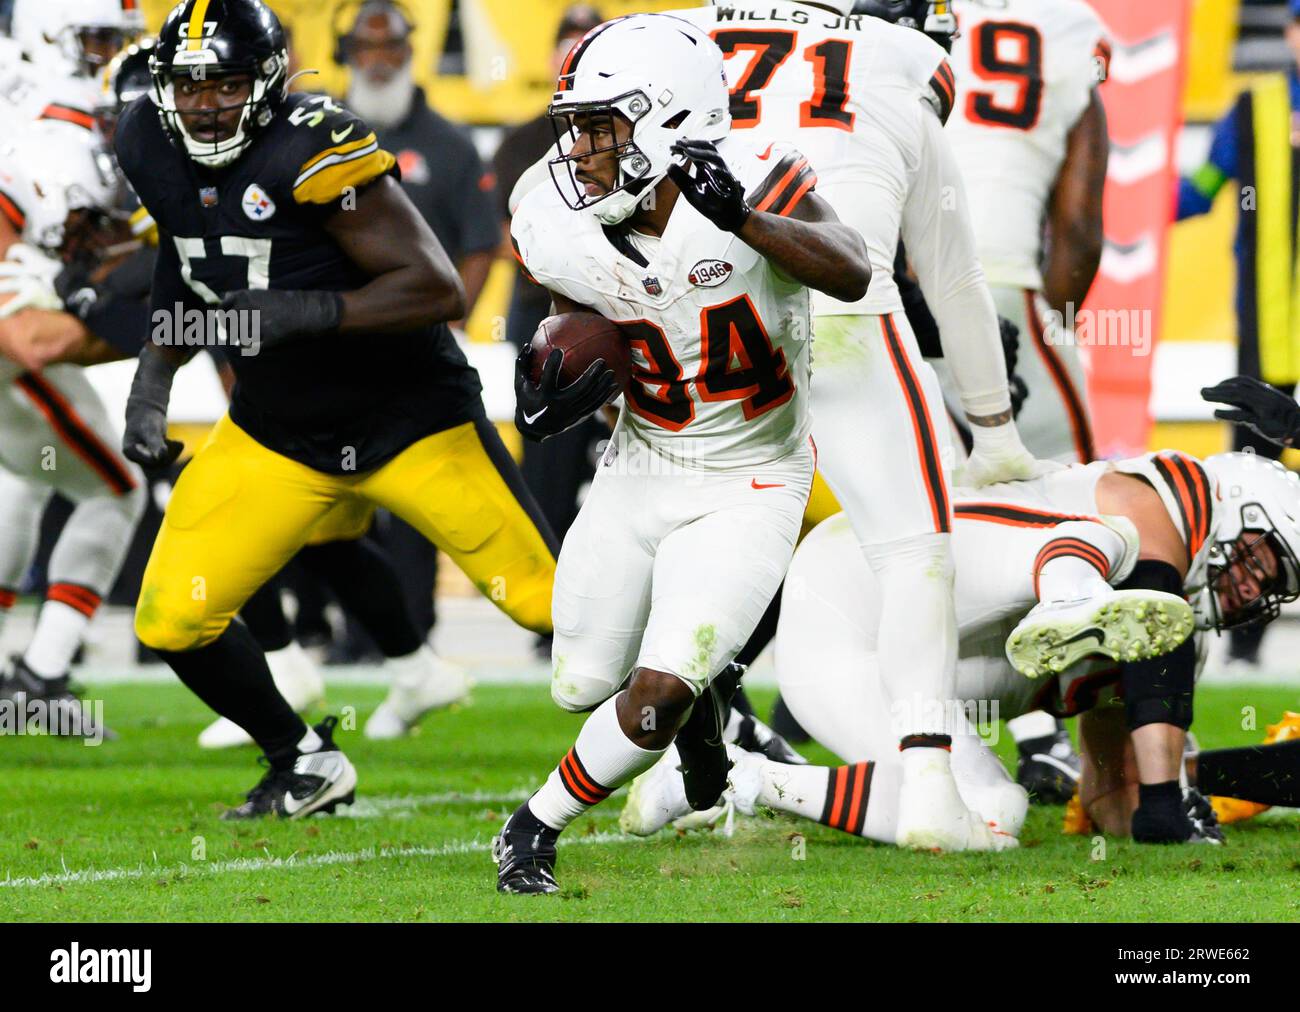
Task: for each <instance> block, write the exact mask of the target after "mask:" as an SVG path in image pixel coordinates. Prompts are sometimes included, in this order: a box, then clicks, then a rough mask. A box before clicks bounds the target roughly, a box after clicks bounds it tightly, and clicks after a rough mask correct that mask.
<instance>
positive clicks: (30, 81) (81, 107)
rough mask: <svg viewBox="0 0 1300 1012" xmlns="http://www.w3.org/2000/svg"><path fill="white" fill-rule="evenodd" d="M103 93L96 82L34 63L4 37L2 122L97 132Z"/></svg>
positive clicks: (0, 57)
mask: <svg viewBox="0 0 1300 1012" xmlns="http://www.w3.org/2000/svg"><path fill="white" fill-rule="evenodd" d="M98 103H99V93H98V89H97V87H96V86H95V83H94V82H93V81H90V80H89V79H87V78H81V77H71V76H68V75H63V74H57V73H53V72H52V71H51V69H50V67H49V66H47V65H45V64H36V63H32V62H31V61H30V60H28V59H26V58H25V57H24V56H23V53H22V50H21V49H20V48H19V46H18V44H17V43H16V42H14V41H13V40H12V39H7V38H0V124H3V125H5V126H6V127H12V126H15V125H18V126H22V125H26V124H28V123H31V122H34V121H41V122H52V123H60V124H64V125H66V126H68V127H69V128H71V129H74V130H79V131H88V132H95V131H97V129H98V126H97V123H96V120H95V109H96V107H97V105H98Z"/></svg>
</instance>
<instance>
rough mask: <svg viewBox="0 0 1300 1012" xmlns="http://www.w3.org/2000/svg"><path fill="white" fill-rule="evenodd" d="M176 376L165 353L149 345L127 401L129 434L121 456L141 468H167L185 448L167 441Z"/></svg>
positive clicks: (123, 440)
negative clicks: (169, 412)
mask: <svg viewBox="0 0 1300 1012" xmlns="http://www.w3.org/2000/svg"><path fill="white" fill-rule="evenodd" d="M175 377H176V370H175V368H173V367H172V365H171V363H169V362H168V361H167V360H166V359H165V358H163V356H162V353H161V352H158V351H156V350H154V349H153V348H151V347H150V346H148V345H146V346H145V349H144V351H142V352H140V361H139V364H138V365H137V366H136V367H135V379H134V380H132V381H131V393H130V396H128V397H127V399H126V433H125V435H123V437H122V453H123V454H124V455H125V456H126V459H127V460H133V461H135V462H136V463H137V464H139V465H140V466H141V467H145V468H150V469H153V468H163V467H167V466H168V465H170V464H171V463H172V462H173V461H175V460H176V458H177V457H178V456H180V452H181V450H182V449H183V448H184V446H185V444H184V443H180V442H177V441H176V440H175V439H168V438H167V402H168V401H169V400H170V399H171V395H172V380H173V379H174V378H175Z"/></svg>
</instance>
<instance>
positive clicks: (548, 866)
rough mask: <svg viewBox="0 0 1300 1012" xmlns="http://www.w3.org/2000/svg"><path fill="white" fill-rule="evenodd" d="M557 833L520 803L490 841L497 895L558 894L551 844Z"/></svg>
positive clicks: (553, 850)
mask: <svg viewBox="0 0 1300 1012" xmlns="http://www.w3.org/2000/svg"><path fill="white" fill-rule="evenodd" d="M559 838H560V831H559V830H558V829H552V828H551V827H550V826H548V825H546V824H545V823H544V822H542V821H541V820H540V819H539V818H537V816H535V815H534V814H533V813H532V811H531V810H530V809H529V807H528V802H526V801H525V802H524V803H523V804H522V805H521V806H520V807H519V808H517V809H516V810H515V813H514V814H513V815H512V816H510V818H508V819H507V820H506V824H505V825H504V826H502V827H501V832H500V833H498V834H497V835H496V836H494V837H493V838H492V860H493V861H495V862H496V866H497V892H501V893H515V894H516V895H520V896H538V895H543V894H545V893H554V892H559V891H560V886H559V883H557V882H556V881H555V858H556V852H555V844H556V841H558V840H559Z"/></svg>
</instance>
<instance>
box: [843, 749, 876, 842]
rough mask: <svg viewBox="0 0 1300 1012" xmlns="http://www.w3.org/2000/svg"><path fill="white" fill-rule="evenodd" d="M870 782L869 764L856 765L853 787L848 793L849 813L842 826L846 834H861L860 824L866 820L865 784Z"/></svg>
mask: <svg viewBox="0 0 1300 1012" xmlns="http://www.w3.org/2000/svg"><path fill="white" fill-rule="evenodd" d="M870 780H871V764H870V763H857V764H856V765H855V766H854V767H853V787H852V789H851V790H850V791H849V798H850V800H849V813H848V815H847V817H846V818H845V822H844V826H843V829H844V831H845V832H846V833H853V834H854V835H858V834H860V833H861V832H862V823H863V822H864V821H866V818H867V784H868V783H869V782H870Z"/></svg>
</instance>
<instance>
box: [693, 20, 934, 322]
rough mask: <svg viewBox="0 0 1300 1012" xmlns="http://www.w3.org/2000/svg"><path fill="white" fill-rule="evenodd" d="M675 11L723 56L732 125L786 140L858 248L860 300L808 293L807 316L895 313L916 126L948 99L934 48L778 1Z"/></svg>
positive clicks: (918, 145) (915, 38) (908, 35)
mask: <svg viewBox="0 0 1300 1012" xmlns="http://www.w3.org/2000/svg"><path fill="white" fill-rule="evenodd" d="M673 13H674V14H675V15H677V16H678V17H683V18H686V19H688V20H690V21H693V22H695V23H696V24H698V25H699V26H700V27H702V28H703V29H704V30H705V31H707V32H709V33H710V34H711V35H712V37H713V39H714V41H715V42H717V43H718V45H719V46H720V47H721V49H722V52H723V54H724V55H725V56H726V70H727V83H728V86H729V87H730V88H731V92H732V104H731V115H732V129H733V130H736V131H743V132H746V133H749V134H752V135H753V136H755V137H757V138H760V139H762V140H763V141H764V142H766V141H769V140H776V141H784V142H787V143H791V144H793V145H795V146H796V147H797V148H798V149H799V150H800V151H802V152H803V153H804V155H806V156H807V158H808V160H809V161H810V162H811V163H812V164H813V166H814V167H815V168H816V169H817V174H818V180H819V181H818V186H817V192H818V194H819V195H820V196H821V197H822V198H823V199H825V200H827V201H828V202H829V203H830V205H831V206H832V207H833V208H834V209H835V212H836V214H838V215H839V217H840V220H841V221H844V222H845V223H846V224H849V225H852V226H853V227H854V228H856V229H857V230H858V231H859V232H860V233H861V234H862V237H863V239H864V240H865V241H866V244H867V249H868V252H869V253H870V256H871V269H872V279H871V287H870V289H869V290H868V292H867V295H866V296H865V298H863V299H862V300H860V301H859V302H858V303H853V304H848V303H842V302H838V301H837V300H835V299H832V298H831V297H829V296H824V295H821V294H820V293H814V295H813V305H814V310H815V312H816V313H817V314H819V315H820V314H822V313H838V314H849V313H852V314H857V313H873V314H884V313H889V312H895V311H897V310H899V309H901V308H902V303H901V302H900V301H899V297H898V289H897V287H896V286H895V285H894V279H893V273H894V257H895V254H896V252H897V249H898V237H899V232H900V228H901V226H902V223H903V210H904V206H905V205H906V203H907V201H908V199H909V197H911V196H912V191H913V187H914V185H915V180H916V176H917V173H918V169H919V165H920V161H921V152H922V150H923V149H924V143H923V140H922V137H921V129H920V119H921V117H922V116H930V115H935V114H938V116H939V118H940V119H941V120H942V119H945V118H946V117H947V116H948V113H949V111H950V110H951V108H952V104H953V100H954V94H955V91H954V85H953V76H952V70H951V68H949V66H948V64H947V54H946V53H945V52H944V51H943V49H942V47H940V46H939V45H937V44H936V43H935V42H933V41H932V40H931V39H929V38H928V37H927V36H925V35H924V34H923V33H921V32H918V31H916V30H915V29H912V28H902V27H899V26H898V25H893V24H890V23H888V22H886V21H882V20H881V19H879V18H874V17H869V16H867V15H863V14H853V15H846V16H840V15H837V14H833V13H831V12H829V11H826V10H824V9H821V8H817V7H812V6H810V5H808V4H802V3H787V2H780V0H772V2H765V3H756V2H754V0H741V2H738V3H736V4H734V5H732V4H727V5H724V6H719V7H707V8H702V9H699V10H685V11H674V12H673ZM863 184H866V188H864V189H859V187H860V186H862V185H863ZM882 194H887V198H886V199H885V200H881V199H880V198H881V195H882ZM927 199H928V198H927ZM935 199H938V195H936V196H935Z"/></svg>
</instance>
